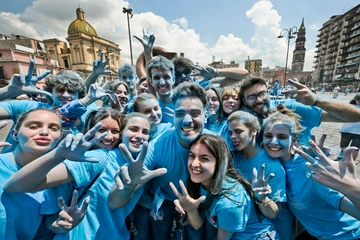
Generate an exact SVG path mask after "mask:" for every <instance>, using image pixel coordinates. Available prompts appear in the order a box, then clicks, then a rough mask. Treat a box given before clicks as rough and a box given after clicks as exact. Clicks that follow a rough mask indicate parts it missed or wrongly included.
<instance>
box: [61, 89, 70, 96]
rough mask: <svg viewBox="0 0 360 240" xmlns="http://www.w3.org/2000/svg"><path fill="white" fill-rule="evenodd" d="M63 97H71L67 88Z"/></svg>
mask: <svg viewBox="0 0 360 240" xmlns="http://www.w3.org/2000/svg"><path fill="white" fill-rule="evenodd" d="M62 97H63V98H70V93H69V92H68V91H66V90H65V92H64V93H63V95H62Z"/></svg>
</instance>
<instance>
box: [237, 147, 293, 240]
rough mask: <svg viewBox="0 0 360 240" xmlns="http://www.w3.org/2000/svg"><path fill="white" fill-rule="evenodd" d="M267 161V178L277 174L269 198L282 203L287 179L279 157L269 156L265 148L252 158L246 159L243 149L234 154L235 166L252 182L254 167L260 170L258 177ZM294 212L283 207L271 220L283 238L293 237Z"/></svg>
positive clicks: (272, 182)
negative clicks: (242, 152)
mask: <svg viewBox="0 0 360 240" xmlns="http://www.w3.org/2000/svg"><path fill="white" fill-rule="evenodd" d="M263 163H265V178H266V177H267V176H269V175H270V174H271V173H274V174H275V176H274V177H273V179H271V181H270V182H269V185H270V187H271V190H272V192H271V194H270V195H269V198H270V199H272V200H273V201H275V202H278V203H279V205H280V203H281V204H282V203H284V202H286V179H285V170H284V168H283V167H282V165H281V162H280V160H279V159H274V158H271V157H269V155H267V153H266V152H265V150H264V149H262V150H261V152H260V153H259V154H257V155H256V156H255V157H253V158H250V159H245V158H244V157H243V156H242V154H241V151H236V153H235V156H234V167H235V168H236V169H237V170H238V171H239V172H240V173H241V174H242V175H243V176H244V177H245V179H246V180H248V181H249V182H252V180H253V168H254V167H255V168H256V170H257V171H258V177H259V174H260V169H261V165H262V164H263ZM292 218H293V217H292V213H291V212H289V211H286V210H284V211H283V208H281V210H280V212H279V213H278V214H277V216H276V219H271V220H270V221H271V222H272V223H273V224H274V226H275V228H276V229H277V232H278V234H279V236H280V238H281V239H290V238H291V227H292Z"/></svg>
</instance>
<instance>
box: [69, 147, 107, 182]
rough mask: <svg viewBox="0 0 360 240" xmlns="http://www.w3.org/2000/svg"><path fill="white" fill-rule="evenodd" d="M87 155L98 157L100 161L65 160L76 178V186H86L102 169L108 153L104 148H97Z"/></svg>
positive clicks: (86, 154)
mask: <svg viewBox="0 0 360 240" xmlns="http://www.w3.org/2000/svg"><path fill="white" fill-rule="evenodd" d="M85 156H86V157H92V158H97V159H98V160H99V162H98V163H90V162H74V161H69V160H65V161H64V164H65V165H66V167H67V168H68V170H69V172H70V173H71V175H72V176H73V178H74V180H75V187H76V188H79V187H86V186H88V185H89V184H90V183H91V181H92V180H93V179H94V178H95V177H96V176H97V174H98V173H99V172H100V171H101V170H102V168H103V166H104V164H106V162H107V158H108V154H107V152H106V151H105V150H103V149H97V150H93V151H89V152H86V153H85Z"/></svg>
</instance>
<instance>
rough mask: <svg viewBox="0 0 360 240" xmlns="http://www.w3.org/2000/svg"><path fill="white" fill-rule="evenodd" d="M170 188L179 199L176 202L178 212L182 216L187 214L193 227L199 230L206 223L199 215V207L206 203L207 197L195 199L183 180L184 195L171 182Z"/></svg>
mask: <svg viewBox="0 0 360 240" xmlns="http://www.w3.org/2000/svg"><path fill="white" fill-rule="evenodd" d="M170 187H171V189H172V191H173V192H174V194H175V195H176V197H177V198H178V199H176V200H175V201H174V204H175V209H176V211H178V212H179V213H181V214H187V215H188V219H189V222H190V224H191V226H192V227H193V228H195V229H199V228H200V227H201V226H202V225H203V223H204V218H203V216H201V214H200V213H199V211H198V207H199V205H200V203H202V202H203V201H205V198H206V197H205V196H201V197H199V198H198V199H193V198H192V197H191V196H190V195H189V194H188V191H187V190H186V187H185V185H184V183H183V182H182V181H181V180H180V187H181V191H182V194H181V193H180V192H179V191H178V190H177V189H176V187H175V185H174V184H173V183H172V182H170Z"/></svg>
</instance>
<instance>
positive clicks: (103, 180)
mask: <svg viewBox="0 0 360 240" xmlns="http://www.w3.org/2000/svg"><path fill="white" fill-rule="evenodd" d="M86 156H89V157H95V158H97V159H99V160H100V162H99V163H86V162H73V161H68V160H66V161H65V162H64V163H65V165H66V167H67V168H68V170H69V171H70V173H71V174H72V176H73V178H74V180H75V182H74V183H73V184H74V186H73V187H75V188H77V189H78V191H79V195H80V194H81V193H82V192H83V191H84V189H85V188H86V187H87V186H88V185H89V184H90V182H91V181H92V180H93V179H94V178H95V177H96V175H97V174H98V173H99V172H100V171H101V169H102V167H103V166H104V164H106V168H105V170H104V171H103V172H102V173H101V175H100V176H99V177H98V179H97V180H96V182H95V183H94V184H93V185H92V187H91V188H90V189H89V190H88V192H87V193H86V195H85V196H90V204H89V207H88V209H87V212H86V214H85V217H84V219H83V220H82V221H81V223H80V224H79V225H78V226H77V227H76V228H74V229H73V230H72V231H70V232H69V233H66V234H57V236H56V238H55V239H114V238H117V239H129V238H130V233H129V231H128V230H127V228H126V224H125V218H126V217H127V216H128V215H129V214H130V212H131V211H132V210H133V208H134V206H135V205H136V203H137V201H138V200H139V198H140V196H141V194H142V192H143V190H142V188H141V189H140V190H139V191H137V192H136V193H135V194H134V195H133V197H132V198H131V200H130V202H129V203H128V204H127V205H125V206H124V207H121V208H117V209H114V210H112V209H110V208H109V206H108V203H107V198H108V195H109V192H110V190H111V188H112V186H113V185H114V184H115V180H114V176H115V173H116V172H117V171H118V169H119V167H120V166H122V165H123V164H125V163H126V160H125V159H124V158H123V156H122V154H121V153H120V150H119V149H118V148H115V149H113V150H110V151H106V150H104V149H97V150H93V151H89V152H87V153H86ZM64 187H65V188H66V189H68V186H67V184H65V185H64ZM56 194H57V193H56ZM56 194H55V196H56ZM55 196H54V195H53V197H55ZM70 196H71V195H70ZM68 201H70V199H68ZM81 201H82V200H81ZM42 210H43V211H49V209H45V208H44V209H42Z"/></svg>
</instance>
